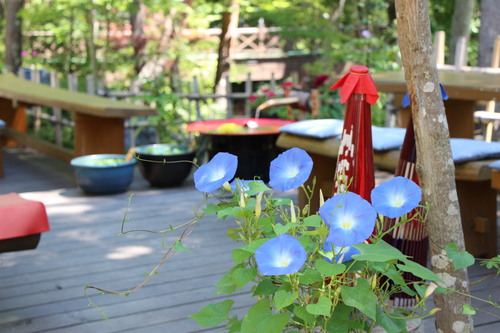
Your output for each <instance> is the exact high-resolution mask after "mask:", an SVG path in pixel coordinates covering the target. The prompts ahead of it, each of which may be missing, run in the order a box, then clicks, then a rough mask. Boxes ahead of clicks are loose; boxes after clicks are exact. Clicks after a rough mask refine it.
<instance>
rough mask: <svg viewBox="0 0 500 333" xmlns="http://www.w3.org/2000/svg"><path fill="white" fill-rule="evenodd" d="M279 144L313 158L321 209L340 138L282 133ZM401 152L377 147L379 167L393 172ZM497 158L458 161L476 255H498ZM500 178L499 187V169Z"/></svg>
mask: <svg viewBox="0 0 500 333" xmlns="http://www.w3.org/2000/svg"><path fill="white" fill-rule="evenodd" d="M282 129H283V128H282ZM463 140H468V139H463ZM374 141H375V133H374ZM276 144H277V146H278V147H281V148H286V149H288V148H292V147H298V148H302V149H304V150H305V151H307V152H308V153H309V155H310V156H311V158H312V159H313V162H314V166H313V170H312V176H311V177H310V178H309V180H308V181H307V182H306V185H309V186H311V185H312V179H313V177H316V187H315V193H314V195H313V198H312V201H311V208H312V209H313V211H314V210H317V209H318V208H319V195H318V193H319V189H321V190H322V192H323V194H324V195H325V197H328V196H331V194H332V192H333V177H334V175H335V169H336V164H337V154H338V150H339V147H340V139H339V138H338V137H337V136H330V137H323V138H314V137H312V136H303V135H295V134H291V133H286V132H282V133H281V134H280V135H279V137H278V140H277V143H276ZM499 145H500V144H499ZM399 155H400V150H399V148H395V149H386V150H374V163H375V166H376V168H377V169H379V170H384V171H390V172H394V170H395V169H396V166H397V164H398V161H399ZM494 160H496V159H486V160H476V161H469V162H465V163H455V179H456V186H457V192H458V200H459V203H460V211H461V218H462V224H463V228H464V235H465V244H466V248H467V250H468V251H469V252H470V253H471V254H473V255H475V256H477V257H483V256H486V257H493V256H496V255H497V191H496V189H495V188H492V186H491V180H492V169H491V168H490V167H489V164H490V163H492V162H493V161H494ZM498 179H499V180H498V186H499V188H500V172H499V178H498ZM306 203H307V198H306V197H305V195H304V194H303V193H302V191H299V205H300V206H301V207H303V206H304V205H305V204H306Z"/></svg>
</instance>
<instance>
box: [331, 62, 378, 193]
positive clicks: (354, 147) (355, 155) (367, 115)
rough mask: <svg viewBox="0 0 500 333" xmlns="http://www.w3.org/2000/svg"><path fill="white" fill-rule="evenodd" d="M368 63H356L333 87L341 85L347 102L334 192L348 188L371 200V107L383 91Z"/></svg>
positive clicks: (372, 165)
mask: <svg viewBox="0 0 500 333" xmlns="http://www.w3.org/2000/svg"><path fill="white" fill-rule="evenodd" d="M368 73H369V69H368V67H365V66H360V65H356V66H353V67H352V68H351V70H350V72H349V73H348V74H346V75H345V76H344V77H342V78H341V79H340V80H339V81H337V82H336V83H335V84H334V85H333V86H332V87H331V88H330V89H332V90H333V89H337V88H341V90H340V97H341V99H340V101H341V103H345V102H348V103H347V106H346V112H345V119H344V128H343V131H342V139H341V143H340V148H339V154H338V159H337V169H336V171H335V180H334V182H335V184H334V193H333V194H334V195H335V194H337V193H340V192H344V191H350V192H354V193H357V194H359V195H360V196H361V197H363V198H364V199H365V200H368V201H370V202H371V200H370V194H371V191H372V189H373V188H374V186H375V172H374V164H373V144H372V132H371V126H372V124H371V109H370V105H373V104H375V102H376V101H377V99H378V97H379V95H378V93H377V89H376V87H375V83H374V82H373V79H372V77H371V76H370V74H368Z"/></svg>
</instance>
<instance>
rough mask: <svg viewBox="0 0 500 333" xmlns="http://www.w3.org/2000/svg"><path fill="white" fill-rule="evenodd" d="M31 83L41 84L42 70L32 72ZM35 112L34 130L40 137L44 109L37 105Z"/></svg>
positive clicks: (34, 107)
mask: <svg viewBox="0 0 500 333" xmlns="http://www.w3.org/2000/svg"><path fill="white" fill-rule="evenodd" d="M31 81H32V82H35V83H38V84H40V70H38V69H32V70H31ZM33 111H34V113H35V122H34V125H33V129H34V132H35V135H38V134H39V133H40V126H41V124H42V108H41V107H40V106H38V105H35V106H33Z"/></svg>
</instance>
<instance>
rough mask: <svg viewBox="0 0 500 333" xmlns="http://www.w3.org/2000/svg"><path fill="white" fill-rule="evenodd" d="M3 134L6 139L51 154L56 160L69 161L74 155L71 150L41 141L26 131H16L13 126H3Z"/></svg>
mask: <svg viewBox="0 0 500 333" xmlns="http://www.w3.org/2000/svg"><path fill="white" fill-rule="evenodd" d="M5 136H6V138H7V139H10V140H13V141H16V142H17V143H20V144H22V145H23V146H26V147H30V148H33V149H35V150H37V151H39V152H41V153H44V154H46V155H49V156H52V157H54V158H56V159H58V160H62V161H64V162H69V161H71V159H72V158H73V157H74V156H75V155H74V153H73V151H71V150H69V149H65V148H61V147H58V146H56V145H55V144H52V143H49V142H46V141H42V140H40V139H38V138H35V137H33V136H31V135H29V134H27V133H23V132H20V131H17V130H15V129H13V128H9V127H7V128H5Z"/></svg>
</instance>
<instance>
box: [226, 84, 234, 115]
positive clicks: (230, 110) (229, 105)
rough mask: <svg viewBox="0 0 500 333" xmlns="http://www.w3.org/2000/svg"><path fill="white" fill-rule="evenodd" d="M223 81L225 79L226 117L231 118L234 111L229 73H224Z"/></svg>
mask: <svg viewBox="0 0 500 333" xmlns="http://www.w3.org/2000/svg"><path fill="white" fill-rule="evenodd" d="M224 81H226V98H227V116H226V118H233V115H234V112H233V104H234V103H233V96H232V94H233V89H232V87H231V82H230V81H229V75H226V77H225V78H224Z"/></svg>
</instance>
